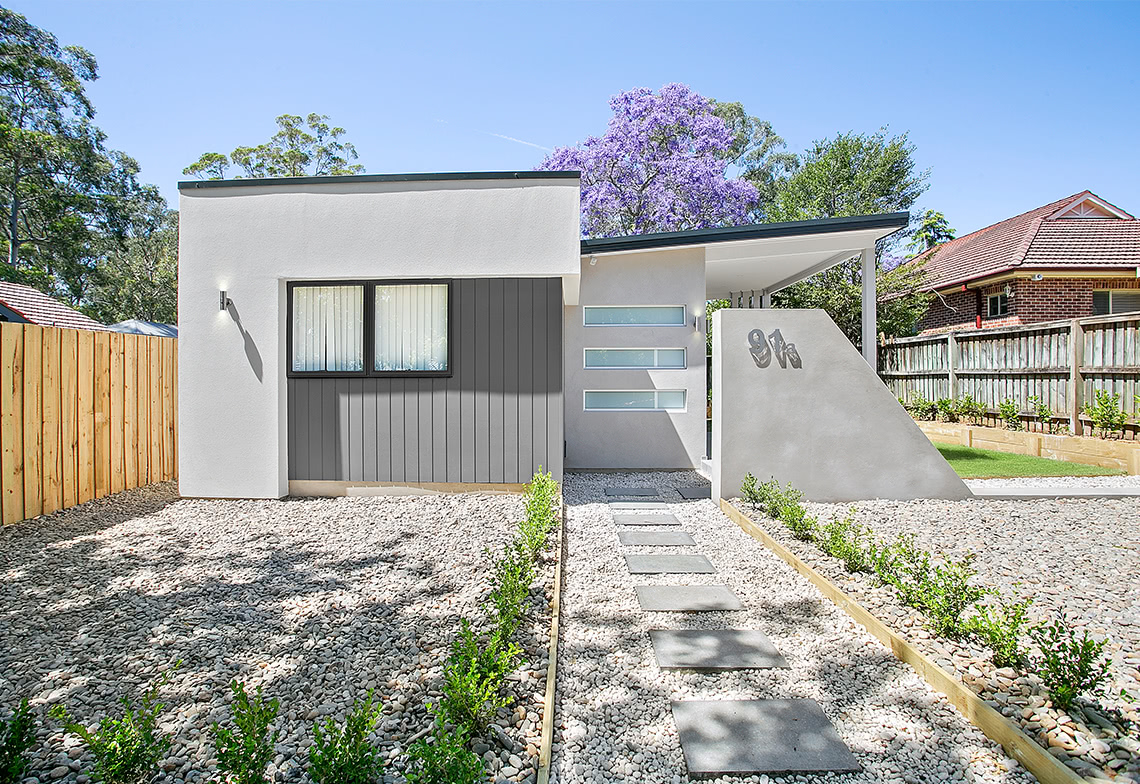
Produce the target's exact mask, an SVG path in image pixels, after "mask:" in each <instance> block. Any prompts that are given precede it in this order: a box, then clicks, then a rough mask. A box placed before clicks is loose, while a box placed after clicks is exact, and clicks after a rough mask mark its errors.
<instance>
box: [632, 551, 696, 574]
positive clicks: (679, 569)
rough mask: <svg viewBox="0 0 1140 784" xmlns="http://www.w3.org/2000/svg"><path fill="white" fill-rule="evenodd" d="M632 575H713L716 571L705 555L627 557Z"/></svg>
mask: <svg viewBox="0 0 1140 784" xmlns="http://www.w3.org/2000/svg"><path fill="white" fill-rule="evenodd" d="M625 565H626V567H627V568H628V569H629V573H630V574H713V573H714V572H716V569H714V568H713V565H712V564H711V563H709V559H708V558H705V557H704V556H703V555H627V556H626V557H625Z"/></svg>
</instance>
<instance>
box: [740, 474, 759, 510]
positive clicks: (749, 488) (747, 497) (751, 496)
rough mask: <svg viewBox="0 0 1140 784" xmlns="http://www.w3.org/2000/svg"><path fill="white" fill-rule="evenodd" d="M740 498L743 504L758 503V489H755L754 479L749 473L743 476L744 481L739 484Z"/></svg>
mask: <svg viewBox="0 0 1140 784" xmlns="http://www.w3.org/2000/svg"><path fill="white" fill-rule="evenodd" d="M740 497H741V498H743V499H744V501H745V503H749V504H753V505H756V504H758V503H760V488H759V487H757V485H756V477H754V476H753V475H752V473H751V472H749V473H747V474H745V475H744V481H743V482H741V483H740Z"/></svg>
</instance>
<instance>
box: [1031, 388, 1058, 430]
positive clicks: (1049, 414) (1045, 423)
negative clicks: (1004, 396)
mask: <svg viewBox="0 0 1140 784" xmlns="http://www.w3.org/2000/svg"><path fill="white" fill-rule="evenodd" d="M1029 405H1030V407H1031V408H1032V409H1033V414H1034V416H1036V417H1037V421H1038V422H1040V423H1041V431H1042V432H1044V433H1052V432H1053V427H1054V423H1053V409H1051V408H1049V406H1047V405H1046V404H1045V401H1043V400H1042V399H1041V398H1040V397H1038V396H1037V395H1034V396H1033V397H1031V398H1029Z"/></svg>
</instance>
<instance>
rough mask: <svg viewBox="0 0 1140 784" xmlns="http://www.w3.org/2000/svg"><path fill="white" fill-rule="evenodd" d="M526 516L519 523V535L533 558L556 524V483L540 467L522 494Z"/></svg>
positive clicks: (542, 547)
mask: <svg viewBox="0 0 1140 784" xmlns="http://www.w3.org/2000/svg"><path fill="white" fill-rule="evenodd" d="M524 499H525V504H526V516H525V517H524V518H523V520H522V522H520V523H519V535H520V538H521V540H522V542H523V545H524V547H525V548H526V551H527V553H529V554H530V556H531V557H532V558H533V557H534V556H536V555H538V553H540V552H542V550H543V549H544V548H545V547H546V538H547V536H549V535H550V532H551V531H553V530H554V529H555V527H556V526H557V524H558V511H557V505H558V483H557V482H555V481H554V478H553V477H552V476H551V475H550V473H549V472H547V473H543V472H542V467H541V466H539V471H538V473H536V474H535V475H534V477H533V478H532V479H531V481H530V485H529V486H528V487H527V490H526V494H525V496H524Z"/></svg>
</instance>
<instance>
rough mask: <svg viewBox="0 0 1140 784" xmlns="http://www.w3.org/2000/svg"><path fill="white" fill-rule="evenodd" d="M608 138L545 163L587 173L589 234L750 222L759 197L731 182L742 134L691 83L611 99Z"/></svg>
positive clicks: (585, 223)
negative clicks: (735, 145)
mask: <svg viewBox="0 0 1140 784" xmlns="http://www.w3.org/2000/svg"><path fill="white" fill-rule="evenodd" d="M610 107H611V108H612V109H613V112H614V115H613V117H612V118H611V119H610V122H609V127H607V129H606V132H605V134H604V135H603V136H600V137H598V136H591V137H589V138H587V139H586V140H585V141H584V142H582V143H581V144H579V145H577V146H575V147H559V148H556V149H555V150H554V152H552V153H551V154H550V155H548V156H547V157H546V159H545V160H544V161H543V162H542V163H541V164H540V165H539V166H538V167H537V168H539V169H546V170H571V169H572V170H577V171H580V172H582V235H583V236H584V237H616V236H623V235H628V234H646V233H651V232H658V231H684V230H687V229H705V228H712V227H715V226H737V225H740V224H743V223H747V222H748V211H749V208H750V207H752V206H753V205H754V204H755V203H756V201H757V199H758V198H759V194H758V193H757V191H756V188H755V187H754V186H753V185H751V184H750V183H748V182H747V181H745V180H741V179H729V178H728V177H726V176H725V172H726V170H727V169H728V166H729V163H730V158H731V154H730V153H731V148H732V146H733V141H734V136H733V133H732V131H730V130H729V128H728V126H727V125H725V122H724V120H722V119H721V118H719V117H717V116H716V115H715V114H714V113H713V108H714V103H713V101H711V100H709V99H708V98H704V97H703V96H701V95H698V94H697V93H695V92H693V90H692V89H690V88H689V87H688V86H687V85H684V84H667V85H665V86H664V87H662V88H661V89H660V90H659V91H657V92H656V93H655V92H653V91H652V90H649V89H646V88H637V89H635V90H629V91H628V92H624V93H621V94H619V95H616V96H614V97H613V98H611V99H610Z"/></svg>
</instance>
